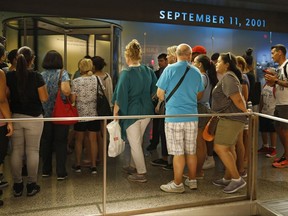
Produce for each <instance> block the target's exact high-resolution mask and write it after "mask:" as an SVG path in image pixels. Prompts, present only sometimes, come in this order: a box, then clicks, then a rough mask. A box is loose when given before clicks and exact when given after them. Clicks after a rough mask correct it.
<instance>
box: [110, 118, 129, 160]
mask: <svg viewBox="0 0 288 216" xmlns="http://www.w3.org/2000/svg"><path fill="white" fill-rule="evenodd" d="M107 130H108V132H109V140H110V142H109V146H108V156H109V157H116V156H118V155H120V154H121V153H122V152H123V151H124V148H125V142H124V141H123V140H122V138H121V127H120V125H119V122H118V121H115V120H114V121H112V122H110V123H109V124H108V125H107Z"/></svg>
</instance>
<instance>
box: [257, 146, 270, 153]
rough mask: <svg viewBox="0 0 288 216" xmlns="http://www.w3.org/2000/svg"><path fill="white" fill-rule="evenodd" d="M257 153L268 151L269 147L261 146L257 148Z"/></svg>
mask: <svg viewBox="0 0 288 216" xmlns="http://www.w3.org/2000/svg"><path fill="white" fill-rule="evenodd" d="M258 153H265V154H266V153H269V147H266V146H263V147H262V148H260V149H258Z"/></svg>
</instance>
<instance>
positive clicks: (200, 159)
mask: <svg viewBox="0 0 288 216" xmlns="http://www.w3.org/2000/svg"><path fill="white" fill-rule="evenodd" d="M202 132H203V129H201V128H198V134H197V174H196V175H197V176H202V167H203V164H204V161H205V158H206V153H207V148H206V141H205V140H204V139H203V137H202Z"/></svg>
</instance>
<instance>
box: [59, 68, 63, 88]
mask: <svg viewBox="0 0 288 216" xmlns="http://www.w3.org/2000/svg"><path fill="white" fill-rule="evenodd" d="M63 71H64V69H61V71H60V75H59V80H58V89H61V82H62V74H63Z"/></svg>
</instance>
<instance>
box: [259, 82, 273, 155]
mask: <svg viewBox="0 0 288 216" xmlns="http://www.w3.org/2000/svg"><path fill="white" fill-rule="evenodd" d="M274 88H275V87H271V86H268V85H266V84H265V85H264V86H263V89H262V93H261V100H260V105H259V112H260V113H263V114H267V115H274V110H275V104H276V101H275V89H274ZM259 129H260V132H261V136H262V141H263V145H262V147H261V148H260V149H259V150H258V153H264V154H266V157H269V158H271V157H275V156H276V154H277V153H276V143H277V134H276V131H275V127H274V120H272V119H268V118H264V117H261V116H260V117H259ZM268 136H270V142H271V146H270V147H269V143H268Z"/></svg>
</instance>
